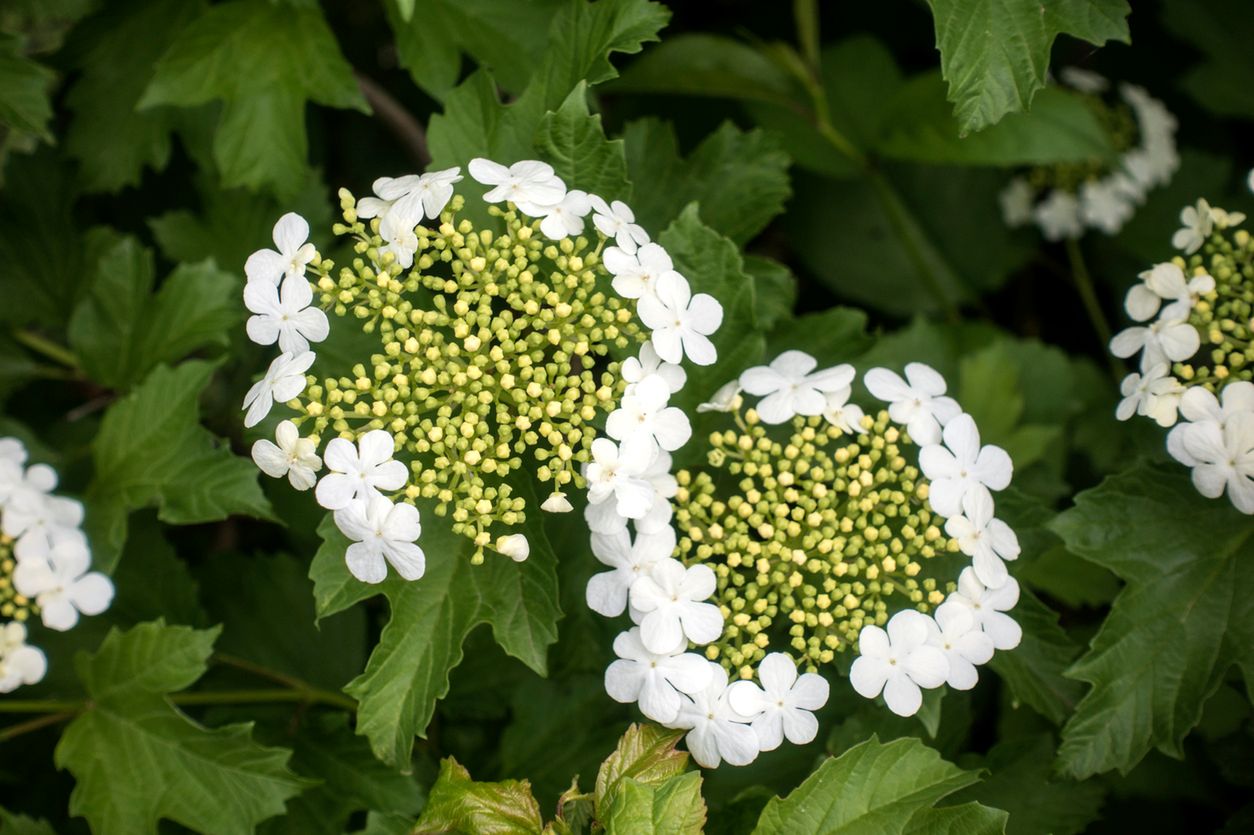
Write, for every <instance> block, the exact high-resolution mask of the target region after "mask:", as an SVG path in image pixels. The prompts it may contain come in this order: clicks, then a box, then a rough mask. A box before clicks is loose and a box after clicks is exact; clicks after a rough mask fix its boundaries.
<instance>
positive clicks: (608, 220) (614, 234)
mask: <svg viewBox="0 0 1254 835" xmlns="http://www.w3.org/2000/svg"><path fill="white" fill-rule="evenodd" d="M588 199H589V200H591V201H592V212H593V214H592V223H593V225H594V226H596V228H597V231H599V232H600V233H601V234H602V235H604V236H605V237H607V238H613V239H614V243H616V244H618V248H619V249H621V250H623V251H624V252H635V251H636V249H637V248H638V247H641V246H644V245H645V244H647V243H648V242H649V235H648V233H647V232H645V231H644V229H642V228H641V227H640V226H638V225H637V224H636V214H635V212H633V211H632V210H631V207H630V206H628V205H627V204H626V203H624V202H623V201H621V200H615V201H614V202H613V203H606V202H605V200H603V199H602V198H600V197H598V196H596V195H595V194H592V195H589V197H588Z"/></svg>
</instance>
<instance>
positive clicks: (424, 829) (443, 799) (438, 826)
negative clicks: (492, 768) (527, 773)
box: [413, 757, 544, 835]
mask: <svg viewBox="0 0 1254 835" xmlns="http://www.w3.org/2000/svg"><path fill="white" fill-rule="evenodd" d="M543 826H544V821H543V819H541V817H540V806H539V804H537V803H536V799H535V798H534V797H532V796H531V786H530V785H529V784H528V783H527V781H526V780H505V781H503V782H500V783H476V782H475V781H473V780H471V779H470V772H469V771H467V770H466V769H465V768H464V767H463V766H461V765H459V764H458V762H457V760H455V759H453V758H452V757H448V758H447V759H445V760H444V761H443V762H441V763H440V776H439V778H438V779H437V780H436V781H435V785H434V786H432V787H431V793H430V795H428V797H427V805H426V806H424V807H423V810H422V817H420V818H419V819H418V824H417V826H415V827H414V829H413V833H414V835H420V833H432V835H434V833H442V832H464V833H472V832H473V833H482V835H516V834H517V835H523V833H536V834H538V833H539V832H540V830H541V828H542V827H543Z"/></svg>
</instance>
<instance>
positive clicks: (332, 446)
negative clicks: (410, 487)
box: [315, 429, 409, 510]
mask: <svg viewBox="0 0 1254 835" xmlns="http://www.w3.org/2000/svg"><path fill="white" fill-rule="evenodd" d="M395 450H396V446H395V442H394V441H393V438H392V436H391V434H390V433H388V432H386V431H384V430H382V429H375V430H373V431H371V432H367V433H366V434H365V435H362V436H361V438H360V439H359V440H358V441H357V443H356V444H353V442H352V441H348V440H345V439H344V438H334V439H333V440H332V441H331V442H330V443H328V444H327V452H326V464H327V470H328V472H327V474H326V475H324V476H323V477H322V479H321V480H320V481H319V482H318V488H317V490H316V491H315V495H316V496H317V498H318V504H320V505H322V506H323V507H325V508H326V509H327V510H340V509H342V508H345V507H348V505H349V503H350V502H352V501H353V500H354V499H369V498H371V497H373V496H377V495H379V494H380V493H381V492H382V491H385V490H387V491H392V490H399V489H401V488H402V487H404V486H405V481H406V479H407V478H408V476H409V471H408V470H407V469H406V468H405V465H404V464H402V463H401V462H400V461H393V460H392V453H393V452H395Z"/></svg>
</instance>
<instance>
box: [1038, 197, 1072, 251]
mask: <svg viewBox="0 0 1254 835" xmlns="http://www.w3.org/2000/svg"><path fill="white" fill-rule="evenodd" d="M1032 214H1033V216H1034V217H1035V218H1036V225H1037V226H1039V227H1040V229H1041V234H1042V235H1044V236H1045V239H1046V240H1047V241H1061V240H1062V239H1063V238H1078V237H1080V234H1081V233H1082V232H1083V231H1084V225H1083V224H1082V223H1080V201H1079V200H1077V199H1076V198H1075V195H1074V194H1068V193H1067V192H1065V191H1058V190H1054V191H1051V192H1050V193H1049V196H1048V197H1046V198H1045V199H1044V200H1042V201H1041V202H1040V203H1038V204H1037V205H1036V208H1035V209H1033V211H1032Z"/></svg>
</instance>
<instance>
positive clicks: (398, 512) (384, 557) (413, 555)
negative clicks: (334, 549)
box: [335, 495, 427, 583]
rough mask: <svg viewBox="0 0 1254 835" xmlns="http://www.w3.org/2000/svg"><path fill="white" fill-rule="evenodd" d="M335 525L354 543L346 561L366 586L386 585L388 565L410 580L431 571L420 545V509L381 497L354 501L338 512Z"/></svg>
mask: <svg viewBox="0 0 1254 835" xmlns="http://www.w3.org/2000/svg"><path fill="white" fill-rule="evenodd" d="M335 524H336V526H337V527H338V528H339V529H340V531H341V532H343V534H344V535H345V536H347V537H348V538H349V539H351V540H353V544H352V545H349V546H348V551H347V552H345V554H344V561H345V562H346V563H347V564H348V570H349V572H350V573H351V574H352V575H353V576H354V577H356V578H357V579H358V580H361V581H362V582H363V583H382V582H383V581H384V579H386V578H387V576H388V563H391V565H392V567H393V568H395V569H396V573H397V574H399V575H401V577H403V578H405V579H406V580H417V579H418V578H419V577H421V576H422V574H423V572H424V571H425V570H426V568H427V560H426V557H425V555H424V554H423V553H422V548H420V547H418V545H417V544H416V543H417V540H418V537H419V535H421V534H422V524H421V522H420V520H419V516H418V508H416V507H414V506H413V505H411V504H405V503H404V502H401V503H399V504H395V505H394V504H392V503H391V502H390V501H388V500H387V499H385V498H384V497H383V496H379V495H373V496H371V497H370V498H368V499H354V500H353V501H352V502H350V503H349V505H348V506H347V507H344V508H341V509H339V510H337V511H335ZM385 561H386V562H385Z"/></svg>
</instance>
